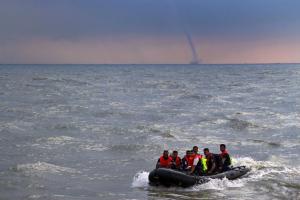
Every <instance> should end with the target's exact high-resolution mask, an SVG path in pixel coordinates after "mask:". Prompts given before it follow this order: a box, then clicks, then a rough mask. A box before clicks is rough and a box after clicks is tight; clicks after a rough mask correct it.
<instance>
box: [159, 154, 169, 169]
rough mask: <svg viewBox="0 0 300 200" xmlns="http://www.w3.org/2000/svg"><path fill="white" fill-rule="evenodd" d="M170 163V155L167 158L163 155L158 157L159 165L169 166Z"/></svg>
mask: <svg viewBox="0 0 300 200" xmlns="http://www.w3.org/2000/svg"><path fill="white" fill-rule="evenodd" d="M171 163H172V157H171V156H169V157H168V158H167V159H165V158H164V156H161V157H160V158H159V166H160V167H164V168H170V167H171Z"/></svg>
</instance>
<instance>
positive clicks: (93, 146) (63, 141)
mask: <svg viewBox="0 0 300 200" xmlns="http://www.w3.org/2000/svg"><path fill="white" fill-rule="evenodd" d="M36 141H37V143H36V144H33V146H36V147H40V148H45V149H53V148H56V147H57V146H67V145H71V146H75V147H76V148H78V149H80V150H86V151H104V150H107V147H105V146H104V145H102V144H100V143H97V141H93V140H88V139H85V140H83V139H79V138H74V137H69V136H64V135H62V136H56V137H49V138H40V139H37V140H36Z"/></svg>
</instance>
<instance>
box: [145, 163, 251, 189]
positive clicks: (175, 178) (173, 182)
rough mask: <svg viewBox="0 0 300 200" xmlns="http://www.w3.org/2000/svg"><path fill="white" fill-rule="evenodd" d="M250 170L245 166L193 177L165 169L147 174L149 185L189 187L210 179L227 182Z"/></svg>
mask: <svg viewBox="0 0 300 200" xmlns="http://www.w3.org/2000/svg"><path fill="white" fill-rule="evenodd" d="M249 171H250V169H249V168H247V167H245V166H240V167H234V168H232V169H231V170H229V171H226V172H223V173H219V174H215V175H210V176H193V175H188V174H186V173H184V172H181V171H177V170H173V169H167V168H158V169H154V170H153V171H151V172H150V174H149V177H148V178H149V183H150V185H155V186H158V185H164V186H167V187H169V186H180V187H190V186H192V185H195V184H203V183H206V182H208V181H209V180H210V179H222V178H227V179H229V180H233V179H237V178H240V177H241V176H243V175H245V174H246V173H247V172H249Z"/></svg>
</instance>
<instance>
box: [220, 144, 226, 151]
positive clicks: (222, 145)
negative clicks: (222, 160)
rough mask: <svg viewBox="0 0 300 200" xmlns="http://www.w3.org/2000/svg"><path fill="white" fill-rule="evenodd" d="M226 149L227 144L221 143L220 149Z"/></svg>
mask: <svg viewBox="0 0 300 200" xmlns="http://www.w3.org/2000/svg"><path fill="white" fill-rule="evenodd" d="M225 150H226V145H225V144H220V151H222V152H223V151H225Z"/></svg>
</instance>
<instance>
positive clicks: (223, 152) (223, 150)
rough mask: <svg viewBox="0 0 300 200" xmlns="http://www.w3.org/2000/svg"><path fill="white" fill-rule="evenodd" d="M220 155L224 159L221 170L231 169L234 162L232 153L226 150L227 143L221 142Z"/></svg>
mask: <svg viewBox="0 0 300 200" xmlns="http://www.w3.org/2000/svg"><path fill="white" fill-rule="evenodd" d="M220 151H221V153H220V157H221V160H222V163H221V164H222V166H221V167H220V170H221V171H228V170H230V166H231V164H232V162H231V158H230V155H229V153H228V151H227V150H226V145H225V144H220Z"/></svg>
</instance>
